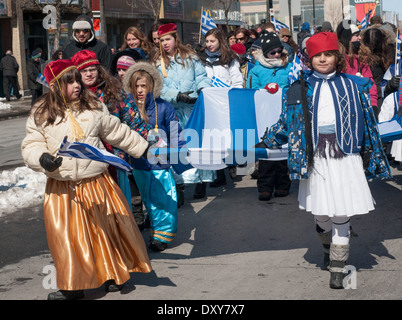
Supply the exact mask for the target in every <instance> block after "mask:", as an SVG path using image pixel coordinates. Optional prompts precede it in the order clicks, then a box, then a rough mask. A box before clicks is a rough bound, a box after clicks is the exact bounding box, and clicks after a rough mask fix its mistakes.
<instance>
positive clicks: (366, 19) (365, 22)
mask: <svg viewBox="0 0 402 320" xmlns="http://www.w3.org/2000/svg"><path fill="white" fill-rule="evenodd" d="M372 11H373V9H371V10H370V11H369V12H367V13H366V15H365V16H364V18H363V20H362V22H360V25H361V27H362V28H361V30H363V29H366V28H367V27H368V25H369V21H370V18H371V13H372Z"/></svg>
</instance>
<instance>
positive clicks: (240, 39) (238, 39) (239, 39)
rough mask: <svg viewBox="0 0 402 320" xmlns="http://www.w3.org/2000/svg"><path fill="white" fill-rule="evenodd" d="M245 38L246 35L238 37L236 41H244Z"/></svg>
mask: <svg viewBox="0 0 402 320" xmlns="http://www.w3.org/2000/svg"><path fill="white" fill-rule="evenodd" d="M244 39H246V37H243V38H236V41H243V40H244Z"/></svg>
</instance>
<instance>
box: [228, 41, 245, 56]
mask: <svg viewBox="0 0 402 320" xmlns="http://www.w3.org/2000/svg"><path fill="white" fill-rule="evenodd" d="M230 49H232V50H233V51H234V52H236V53H237V54H245V53H246V47H245V46H244V44H241V43H235V44H232V45H231V46H230Z"/></svg>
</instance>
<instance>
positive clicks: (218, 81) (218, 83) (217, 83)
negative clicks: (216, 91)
mask: <svg viewBox="0 0 402 320" xmlns="http://www.w3.org/2000/svg"><path fill="white" fill-rule="evenodd" d="M211 81H212V86H213V87H215V88H229V87H230V85H228V84H227V83H225V82H223V81H222V80H221V79H219V78H217V77H215V76H213V77H212V79H211Z"/></svg>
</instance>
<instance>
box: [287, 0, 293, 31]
mask: <svg viewBox="0 0 402 320" xmlns="http://www.w3.org/2000/svg"><path fill="white" fill-rule="evenodd" d="M291 7H292V0H288V10H289V28H290V30H289V31H290V33H291V34H292V33H293V17H292V8H291Z"/></svg>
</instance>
